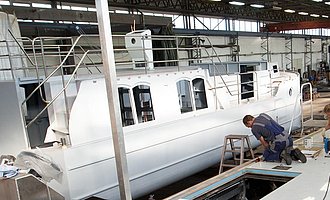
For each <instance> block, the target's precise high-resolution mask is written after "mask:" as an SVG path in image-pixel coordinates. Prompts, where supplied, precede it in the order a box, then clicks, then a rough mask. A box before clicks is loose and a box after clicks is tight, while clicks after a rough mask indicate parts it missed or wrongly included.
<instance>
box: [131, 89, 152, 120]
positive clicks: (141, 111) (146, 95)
mask: <svg viewBox="0 0 330 200" xmlns="http://www.w3.org/2000/svg"><path fill="white" fill-rule="evenodd" d="M133 94H134V101H135V107H136V114H137V118H138V122H139V123H142V122H147V121H152V120H154V119H155V116H154V110H153V106H152V101H151V94H150V87H149V86H147V85H138V86H136V87H134V88H133Z"/></svg>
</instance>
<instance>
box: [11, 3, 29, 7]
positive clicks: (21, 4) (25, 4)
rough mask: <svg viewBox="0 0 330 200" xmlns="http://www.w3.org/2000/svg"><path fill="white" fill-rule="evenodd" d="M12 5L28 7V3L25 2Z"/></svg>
mask: <svg viewBox="0 0 330 200" xmlns="http://www.w3.org/2000/svg"><path fill="white" fill-rule="evenodd" d="M13 6H19V7H30V4H27V3H13Z"/></svg>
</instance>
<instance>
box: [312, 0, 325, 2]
mask: <svg viewBox="0 0 330 200" xmlns="http://www.w3.org/2000/svg"><path fill="white" fill-rule="evenodd" d="M312 1H315V2H322V1H323V0H312Z"/></svg>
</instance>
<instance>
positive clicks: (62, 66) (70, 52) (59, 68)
mask: <svg viewBox="0 0 330 200" xmlns="http://www.w3.org/2000/svg"><path fill="white" fill-rule="evenodd" d="M84 36H85V35H80V36H79V37H78V38H77V39H76V40H75V42H74V43H73V45H72V46H71V47H70V49H69V50H68V51H67V54H66V55H65V57H64V58H63V60H62V61H61V63H60V64H59V65H58V66H57V67H55V68H54V69H53V70H52V71H51V72H50V73H47V70H46V68H44V69H45V71H44V72H45V75H47V76H45V78H43V79H42V81H41V82H40V83H39V84H38V86H37V87H35V89H34V90H33V91H32V92H31V93H30V94H29V95H28V96H27V97H26V98H25V99H24V100H23V102H22V103H21V106H22V108H23V107H24V105H25V104H26V102H27V101H28V100H29V99H31V97H32V96H33V95H34V94H35V93H36V92H37V91H38V90H41V87H42V86H43V85H44V84H45V83H46V82H47V81H48V80H49V79H50V78H51V77H53V76H54V75H58V74H57V72H58V71H59V72H60V74H61V77H62V85H63V87H62V89H61V90H60V92H58V94H56V95H55V96H54V98H53V99H51V100H50V101H46V103H47V104H46V106H45V107H44V108H43V109H42V110H41V111H40V112H39V113H38V114H37V115H36V116H35V117H34V118H33V119H32V120H31V121H30V122H29V123H27V124H26V127H29V126H30V125H31V124H32V123H34V122H35V120H36V119H38V118H39V117H40V116H41V114H42V113H43V112H45V111H46V110H47V108H48V107H49V106H51V105H52V103H53V102H54V101H55V100H56V99H58V97H59V96H60V95H61V94H63V95H64V98H63V99H64V103H65V109H66V114H67V118H69V113H70V108H69V106H68V101H67V94H66V89H67V87H68V85H69V84H70V82H71V81H72V80H73V77H74V76H75V75H76V73H77V70H78V69H79V68H80V66H81V65H82V63H83V61H84V60H85V58H88V59H89V60H90V57H89V56H90V54H91V53H93V54H100V53H101V50H87V51H85V50H84V49H82V48H81V47H79V49H82V50H83V52H84V54H83V55H82V57H80V60H79V62H78V64H77V65H69V66H67V65H65V63H66V61H67V60H68V59H69V57H70V56H72V55H73V54H74V50H75V47H77V46H78V45H77V44H78V42H79V41H80V40H81V38H83V37H84ZM89 36H90V35H89ZM94 37H96V35H95V36H94ZM58 39H63V38H62V37H60V38H47V37H39V38H35V39H34V40H33V42H32V47H33V49H34V50H33V52H34V55H35V59H36V57H37V53H36V52H37V51H36V49H38V48H39V47H42V46H43V45H40V46H39V45H37V41H44V40H48V41H49V40H52V41H55V40H58ZM64 39H68V38H64ZM41 44H42V42H41ZM41 53H42V56H44V50H41ZM42 60H43V61H44V60H45V58H44V57H42ZM36 63H37V62H36ZM72 66H73V67H74V69H73V71H71V72H70V73H71V75H70V77H69V80H67V81H66V80H65V78H64V75H65V74H64V73H63V72H64V71H63V69H65V68H67V67H72ZM35 69H36V71H38V70H39V66H38V65H37V64H35ZM38 80H40V78H38ZM67 121H68V119H67ZM66 127H67V125H66Z"/></svg>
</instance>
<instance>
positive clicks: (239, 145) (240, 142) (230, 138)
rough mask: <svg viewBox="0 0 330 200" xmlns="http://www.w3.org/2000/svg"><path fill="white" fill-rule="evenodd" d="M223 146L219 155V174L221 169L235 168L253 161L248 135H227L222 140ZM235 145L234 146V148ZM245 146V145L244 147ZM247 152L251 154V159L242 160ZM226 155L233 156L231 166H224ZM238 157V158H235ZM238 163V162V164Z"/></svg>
mask: <svg viewBox="0 0 330 200" xmlns="http://www.w3.org/2000/svg"><path fill="white" fill-rule="evenodd" d="M223 144H224V146H223V149H222V153H221V161H220V168H219V174H220V173H221V172H222V170H223V167H236V166H238V165H241V164H243V163H244V161H248V160H251V159H254V153H253V150H252V146H251V143H250V138H249V136H248V135H227V136H226V137H225V139H224V143H223ZM235 144H236V146H235ZM244 144H246V145H244ZM228 147H230V149H228ZM247 151H249V152H250V154H251V157H252V158H251V159H247V158H244V153H245V152H247ZM226 153H231V154H232V156H233V161H234V163H233V164H225V163H224V161H225V157H226ZM238 155H239V158H237V156H238ZM238 161H239V162H238Z"/></svg>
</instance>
